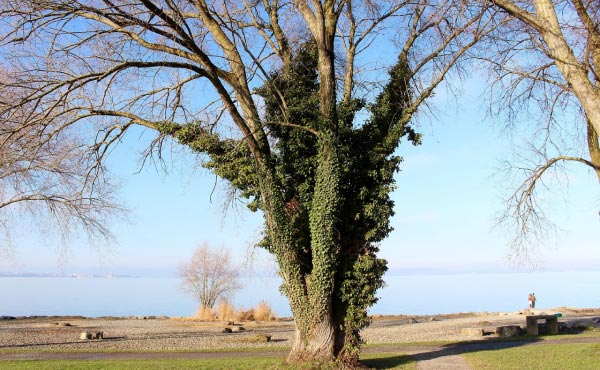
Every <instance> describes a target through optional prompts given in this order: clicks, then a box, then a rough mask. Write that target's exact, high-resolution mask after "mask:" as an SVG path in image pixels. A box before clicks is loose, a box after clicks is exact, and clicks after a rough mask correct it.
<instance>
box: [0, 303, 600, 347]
mask: <svg viewBox="0 0 600 370" xmlns="http://www.w3.org/2000/svg"><path fill="white" fill-rule="evenodd" d="M545 312H547V313H554V312H561V313H563V315H564V316H563V317H562V318H560V321H561V322H564V323H565V325H574V324H576V323H580V322H582V323H584V325H588V326H589V325H600V318H599V316H600V310H572V309H571V310H568V309H564V310H547V311H545ZM536 313H540V311H538V312H536ZM67 324H68V325H67ZM241 325H242V326H243V328H244V329H245V330H243V331H239V332H237V330H239V326H238V325H233V326H232V325H229V326H227V325H226V323H218V322H217V323H203V322H197V321H191V320H186V319H174V318H171V319H169V318H153V319H136V318H110V319H109V318H66V317H46V318H21V319H15V320H0V351H2V350H14V349H22V350H36V351H44V350H66V351H73V350H76V351H90V350H91V351H97V350H106V351H114V350H119V351H198V350H216V349H227V348H244V347H262V348H264V347H267V348H273V349H277V348H280V347H289V346H291V344H292V341H293V335H294V326H293V322H291V321H276V322H269V323H255V322H245V323H241ZM503 325H520V326H524V325H525V315H524V313H511V314H505V313H494V314H488V313H480V314H455V315H439V316H419V317H416V316H415V317H407V316H386V317H377V318H375V320H374V321H373V324H372V325H371V326H370V327H369V328H367V329H365V330H364V332H363V334H362V335H363V338H364V339H365V341H366V342H367V343H368V344H378V343H379V344H382V343H383V344H385V343H388V344H389V343H407V342H431V341H465V340H483V339H487V338H489V337H490V335H486V336H485V337H482V336H469V335H463V334H462V329H463V328H481V329H484V331H486V332H489V333H491V332H493V331H494V330H495V327H497V326H503ZM225 327H229V328H232V329H233V330H234V333H230V334H225V333H223V329H224V328H225ZM84 331H87V332H92V333H95V332H99V331H102V332H103V333H104V339H100V340H86V339H84V340H82V339H80V334H81V332H84ZM257 334H264V335H269V336H271V341H270V342H258V343H255V342H253V341H252V338H254V337H256V335H257Z"/></svg>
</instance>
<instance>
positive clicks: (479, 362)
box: [463, 343, 600, 370]
mask: <svg viewBox="0 0 600 370" xmlns="http://www.w3.org/2000/svg"><path fill="white" fill-rule="evenodd" d="M463 356H464V358H465V359H466V360H467V361H468V362H469V364H470V365H471V367H472V368H473V369H485V370H488V369H489V370H494V369H498V370H511V369H515V370H516V369H519V370H534V369H543V370H553V369H556V370H563V369H574V370H585V369H590V370H591V369H598V368H600V344H594V343H563V344H544V345H539V346H526V347H514V348H509V349H502V350H491V351H479V352H471V353H466V354H464V355H463Z"/></svg>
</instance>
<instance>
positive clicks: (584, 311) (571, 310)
mask: <svg viewBox="0 0 600 370" xmlns="http://www.w3.org/2000/svg"><path fill="white" fill-rule="evenodd" d="M559 312H560V313H562V314H563V315H564V314H566V315H574V314H576V315H600V307H596V308H594V307H588V308H586V307H555V308H538V309H523V310H517V311H515V312H488V311H483V312H450V313H440V314H432V315H413V314H402V313H399V314H394V315H382V314H372V315H369V316H371V318H373V319H374V320H388V319H417V320H422V321H431V320H430V319H433V318H435V319H443V320H448V319H461V318H472V317H480V316H509V315H523V316H526V315H539V314H554V313H559ZM37 319H52V320H69V319H71V320H73V319H77V320H169V319H190V317H188V316H167V315H124V316H113V315H102V316H83V315H22V316H11V315H0V321H3V320H37ZM196 321H201V320H196ZM216 321H219V320H216ZM274 321H279V322H286V321H293V318H292V317H277V318H276V319H275V320H274Z"/></svg>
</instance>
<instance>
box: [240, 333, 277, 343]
mask: <svg viewBox="0 0 600 370" xmlns="http://www.w3.org/2000/svg"><path fill="white" fill-rule="evenodd" d="M235 341H236V342H245V343H267V342H270V341H271V336H270V335H265V334H254V335H251V336H248V337H241V338H236V339H235Z"/></svg>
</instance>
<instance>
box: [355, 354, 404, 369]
mask: <svg viewBox="0 0 600 370" xmlns="http://www.w3.org/2000/svg"><path fill="white" fill-rule="evenodd" d="M415 361H416V360H415V358H414V357H413V356H410V355H390V356H385V355H383V356H381V357H378V358H368V359H364V360H360V363H361V364H363V365H364V366H366V367H368V368H370V369H393V368H395V367H398V366H402V365H408V364H411V363H414V362H415Z"/></svg>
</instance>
